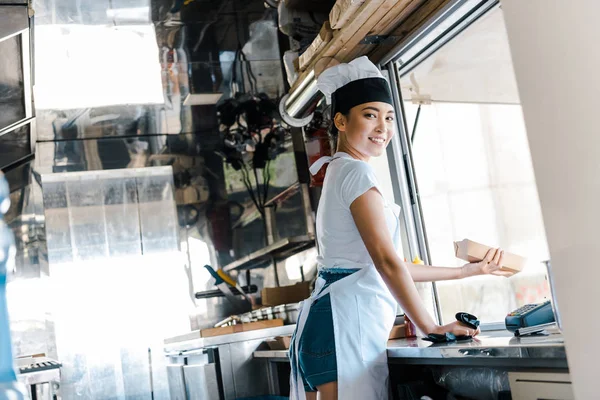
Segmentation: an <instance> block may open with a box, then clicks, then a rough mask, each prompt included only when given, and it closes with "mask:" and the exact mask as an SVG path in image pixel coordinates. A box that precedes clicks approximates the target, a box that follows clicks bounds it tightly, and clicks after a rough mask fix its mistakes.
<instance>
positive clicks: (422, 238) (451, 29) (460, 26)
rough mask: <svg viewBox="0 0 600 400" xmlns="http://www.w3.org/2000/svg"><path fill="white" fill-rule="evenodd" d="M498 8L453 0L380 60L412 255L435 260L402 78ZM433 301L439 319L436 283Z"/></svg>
mask: <svg viewBox="0 0 600 400" xmlns="http://www.w3.org/2000/svg"><path fill="white" fill-rule="evenodd" d="M497 7H500V2H499V0H455V1H452V2H450V3H448V5H447V6H446V7H443V8H442V9H441V10H439V11H438V12H437V13H436V14H435V15H433V16H432V17H431V18H430V19H429V21H427V23H425V24H424V25H423V26H421V27H420V28H419V29H418V30H416V31H415V32H413V33H412V34H411V35H409V37H408V38H407V40H405V41H403V42H402V43H400V44H399V45H397V46H396V47H394V48H393V49H392V50H391V51H390V53H389V54H388V55H386V57H384V58H383V59H382V62H381V63H380V67H381V68H382V70H384V71H385V72H386V74H387V77H388V79H389V82H390V86H391V89H392V96H393V99H394V106H395V108H396V110H397V118H396V121H397V128H398V129H397V131H398V135H395V136H394V138H393V139H392V141H391V146H389V147H388V159H389V160H390V172H391V174H392V177H396V178H397V179H392V182H393V185H394V196H395V197H396V199H397V200H399V201H400V202H401V205H402V208H403V210H404V211H405V212H404V223H405V226H406V230H407V240H408V249H409V251H410V255H411V257H415V256H416V255H419V256H420V257H421V258H422V259H423V261H425V263H427V264H431V254H430V251H429V243H428V240H427V230H426V227H425V220H424V218H423V209H422V206H421V200H420V193H419V188H418V182H417V178H416V174H415V168H414V158H413V155H412V143H411V138H410V132H409V130H408V128H407V118H406V113H405V110H404V106H403V104H404V103H403V99H402V93H401V91H400V77H401V76H402V75H404V74H406V73H409V72H410V71H411V70H412V69H414V68H415V67H416V66H418V65H419V64H420V63H421V62H422V61H424V60H425V59H427V58H428V57H429V56H430V55H432V54H433V53H435V52H436V51H438V50H439V49H440V48H442V47H443V46H444V45H445V44H447V43H449V42H450V41H451V40H452V39H454V38H455V37H456V36H457V35H459V34H460V33H461V32H462V31H464V30H465V29H467V28H468V27H469V26H471V24H473V23H474V22H476V21H477V20H479V18H481V17H483V16H484V15H486V14H487V13H488V12H490V11H492V10H494V9H496V8H497ZM432 286H433V297H434V299H433V302H434V309H435V313H436V318H437V321H438V323H441V322H442V312H441V305H440V301H439V296H438V292H437V287H436V284H435V282H434V283H432ZM481 329H482V331H491V330H503V329H504V323H503V321H502V322H501V321H498V322H489V323H483V324H482V325H481Z"/></svg>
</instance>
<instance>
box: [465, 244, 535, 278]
mask: <svg viewBox="0 0 600 400" xmlns="http://www.w3.org/2000/svg"><path fill="white" fill-rule="evenodd" d="M491 248H492V247H490V246H486V245H484V244H481V243H477V242H474V241H472V240H469V239H464V240H461V241H460V242H454V253H455V255H456V257H457V258H460V259H461V260H465V261H468V262H479V261H481V260H483V259H484V258H485V255H486V254H487V252H488V251H489V250H490V249H491ZM502 260H503V261H502V268H500V269H501V270H502V271H509V272H514V273H517V272H521V271H522V270H523V268H525V263H526V262H527V259H526V258H524V257H521V256H518V255H516V254H512V253H508V252H506V251H505V252H504V257H503V259H502Z"/></svg>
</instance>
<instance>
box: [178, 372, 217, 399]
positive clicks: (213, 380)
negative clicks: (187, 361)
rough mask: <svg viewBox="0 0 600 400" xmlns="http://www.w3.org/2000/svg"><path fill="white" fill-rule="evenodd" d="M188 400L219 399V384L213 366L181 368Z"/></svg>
mask: <svg viewBox="0 0 600 400" xmlns="http://www.w3.org/2000/svg"><path fill="white" fill-rule="evenodd" d="M183 375H184V376H185V387H186V390H187V395H188V398H189V400H203V399H219V383H218V381H217V370H216V366H215V364H214V363H213V364H204V365H186V366H184V367H183Z"/></svg>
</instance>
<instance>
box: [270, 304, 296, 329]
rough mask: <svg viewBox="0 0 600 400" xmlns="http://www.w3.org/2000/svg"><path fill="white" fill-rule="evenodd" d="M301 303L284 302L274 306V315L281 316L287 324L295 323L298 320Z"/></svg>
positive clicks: (275, 316)
mask: <svg viewBox="0 0 600 400" xmlns="http://www.w3.org/2000/svg"><path fill="white" fill-rule="evenodd" d="M299 307H300V303H289V304H282V305H279V306H275V307H273V317H274V318H281V319H283V322H284V323H285V324H286V325H292V324H295V323H296V322H297V321H298V310H299Z"/></svg>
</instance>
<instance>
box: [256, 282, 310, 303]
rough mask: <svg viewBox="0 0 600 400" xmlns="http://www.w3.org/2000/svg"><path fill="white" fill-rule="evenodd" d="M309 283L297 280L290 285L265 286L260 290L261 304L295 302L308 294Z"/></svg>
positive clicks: (305, 297)
mask: <svg viewBox="0 0 600 400" xmlns="http://www.w3.org/2000/svg"><path fill="white" fill-rule="evenodd" d="M309 285H310V283H309V282H298V283H296V284H295V285H291V286H280V287H267V288H264V289H263V290H262V293H261V294H262V304H263V306H278V305H281V304H289V303H297V302H299V301H302V300H305V299H307V298H308V297H309V296H310V287H309Z"/></svg>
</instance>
